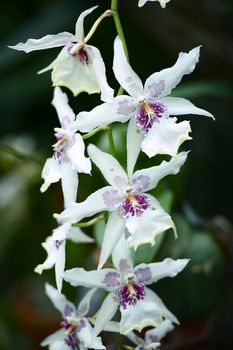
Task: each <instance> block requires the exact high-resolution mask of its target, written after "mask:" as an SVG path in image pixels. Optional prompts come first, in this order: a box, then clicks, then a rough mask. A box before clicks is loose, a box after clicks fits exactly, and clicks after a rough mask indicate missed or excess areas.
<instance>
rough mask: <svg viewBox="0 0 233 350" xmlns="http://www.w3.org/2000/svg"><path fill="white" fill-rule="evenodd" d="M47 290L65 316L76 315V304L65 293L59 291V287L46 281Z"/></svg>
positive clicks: (54, 303)
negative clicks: (56, 287)
mask: <svg viewBox="0 0 233 350" xmlns="http://www.w3.org/2000/svg"><path fill="white" fill-rule="evenodd" d="M45 292H46V294H47V296H48V297H49V299H50V300H51V301H52V303H53V305H54V306H55V308H56V309H57V310H58V311H60V312H61V314H62V315H63V317H67V316H75V315H76V308H75V306H74V304H73V303H71V302H70V301H69V300H67V299H66V297H65V295H63V294H61V293H59V292H58V291H57V289H55V288H54V287H52V286H51V285H50V284H48V283H46V284H45Z"/></svg>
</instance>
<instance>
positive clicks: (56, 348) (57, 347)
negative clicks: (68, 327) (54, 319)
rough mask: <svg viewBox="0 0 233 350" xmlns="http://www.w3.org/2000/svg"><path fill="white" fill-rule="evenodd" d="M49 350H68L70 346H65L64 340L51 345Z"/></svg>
mask: <svg viewBox="0 0 233 350" xmlns="http://www.w3.org/2000/svg"><path fill="white" fill-rule="evenodd" d="M49 350H70V346H69V345H67V344H66V343H65V342H64V340H60V341H57V342H55V343H53V344H51V345H50V347H49Z"/></svg>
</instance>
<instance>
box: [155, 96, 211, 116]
mask: <svg viewBox="0 0 233 350" xmlns="http://www.w3.org/2000/svg"><path fill="white" fill-rule="evenodd" d="M161 102H162V103H163V104H164V105H165V107H166V109H167V113H168V114H169V115H184V114H185V115H186V114H197V115H204V116H206V117H210V118H212V119H215V118H214V116H213V115H212V114H211V113H209V112H207V111H205V110H204V109H201V108H198V107H196V106H194V104H193V103H192V102H190V101H189V100H186V99H185V98H181V97H164V98H162V99H161Z"/></svg>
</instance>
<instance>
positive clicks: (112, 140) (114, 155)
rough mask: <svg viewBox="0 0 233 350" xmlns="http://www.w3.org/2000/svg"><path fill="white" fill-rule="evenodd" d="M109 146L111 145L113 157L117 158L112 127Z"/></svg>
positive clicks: (110, 128)
mask: <svg viewBox="0 0 233 350" xmlns="http://www.w3.org/2000/svg"><path fill="white" fill-rule="evenodd" d="M108 144H109V148H110V152H111V155H112V156H113V157H115V158H116V149H115V145H114V139H113V134H112V125H109V126H108Z"/></svg>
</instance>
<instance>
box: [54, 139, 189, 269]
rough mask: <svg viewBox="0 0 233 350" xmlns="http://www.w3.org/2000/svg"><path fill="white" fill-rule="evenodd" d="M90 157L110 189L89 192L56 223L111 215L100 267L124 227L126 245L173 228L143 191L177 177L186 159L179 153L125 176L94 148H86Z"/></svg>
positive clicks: (113, 161) (152, 239)
mask: <svg viewBox="0 0 233 350" xmlns="http://www.w3.org/2000/svg"><path fill="white" fill-rule="evenodd" d="M88 153H89V156H90V158H91V160H92V162H94V163H95V164H96V165H97V167H98V168H99V169H100V171H101V172H102V174H103V176H104V177H105V179H106V180H107V181H108V182H109V184H110V185H111V186H106V187H103V188H101V189H99V190H97V191H96V192H94V193H92V194H91V195H90V196H89V197H88V198H87V199H86V200H85V201H84V202H82V203H75V204H73V205H72V206H71V207H70V208H68V209H67V210H65V211H64V212H63V213H61V214H60V215H55V216H56V218H57V220H58V222H73V223H74V222H78V221H80V220H81V219H82V218H84V217H87V216H91V215H94V214H96V213H97V212H100V211H104V210H107V211H110V212H112V213H111V215H110V216H109V220H108V223H107V225H106V229H105V234H104V240H103V244H102V250H101V256H100V261H99V268H100V267H102V266H103V264H104V263H105V262H106V260H107V258H108V257H109V255H110V254H111V252H112V249H113V248H114V246H115V245H116V243H117V242H118V240H119V239H120V237H121V236H122V234H123V232H124V229H125V227H126V228H127V229H128V231H129V233H130V236H129V237H128V239H127V241H128V244H129V246H132V247H134V249H137V247H138V246H139V245H141V244H144V243H150V244H151V245H153V244H154V243H155V237H156V236H157V235H158V234H159V233H161V232H164V231H166V230H168V229H169V228H173V229H174V223H173V221H172V219H171V217H170V216H169V215H168V214H167V213H165V211H164V210H163V209H162V208H161V207H160V205H159V203H158V201H157V200H156V199H155V198H154V197H153V196H151V195H150V194H145V192H147V191H149V190H151V189H153V188H155V187H156V186H157V183H158V182H159V181H160V180H161V179H162V178H163V177H165V176H166V175H169V174H177V173H178V171H179V170H180V168H181V166H182V165H183V163H184V162H185V160H186V158H187V153H186V152H181V153H179V154H178V155H177V156H176V157H173V158H172V159H171V160H170V161H169V162H166V161H163V162H162V163H161V164H160V165H158V166H153V167H151V168H147V169H142V170H138V171H136V172H135V173H134V174H133V176H132V177H131V176H128V175H127V174H126V172H125V171H124V169H123V168H122V166H121V165H120V164H119V162H118V161H117V160H116V159H115V158H114V157H112V156H111V155H110V154H108V153H105V152H102V151H100V150H99V149H98V148H97V147H96V146H94V145H89V146H88Z"/></svg>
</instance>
